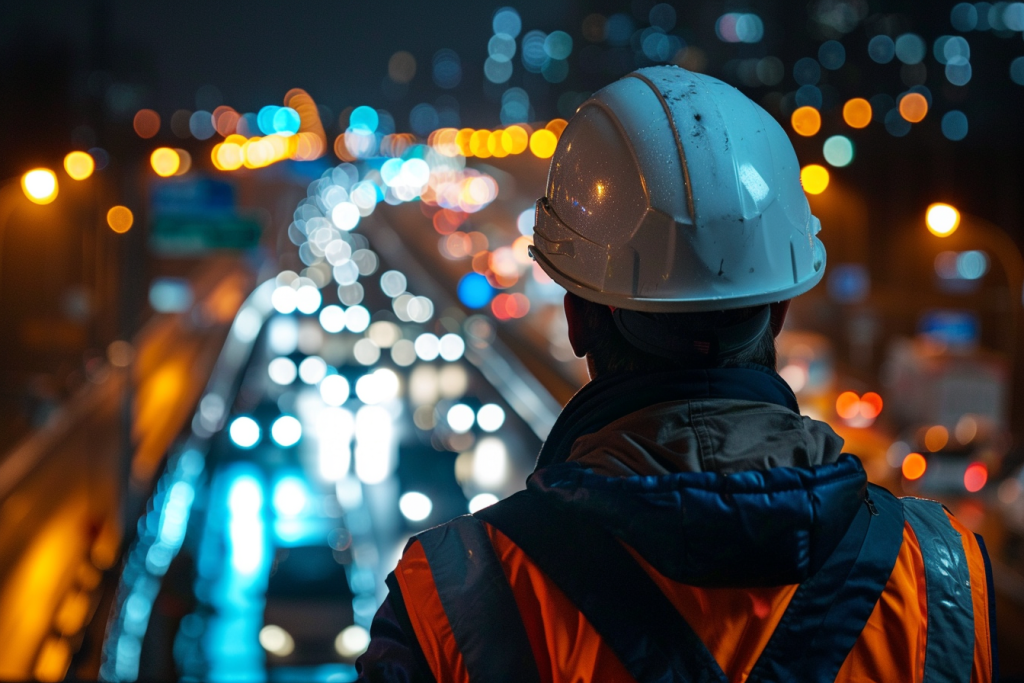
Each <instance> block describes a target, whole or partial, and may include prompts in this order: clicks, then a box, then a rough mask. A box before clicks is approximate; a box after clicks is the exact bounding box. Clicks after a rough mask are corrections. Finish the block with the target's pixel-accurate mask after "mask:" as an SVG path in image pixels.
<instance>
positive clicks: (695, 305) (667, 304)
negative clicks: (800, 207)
mask: <svg viewBox="0 0 1024 683" xmlns="http://www.w3.org/2000/svg"><path fill="white" fill-rule="evenodd" d="M814 239H815V241H816V242H817V241H818V239H817V238H814ZM530 254H531V255H532V256H533V258H534V260H535V261H536V262H537V265H539V266H540V267H541V269H542V270H543V271H544V272H545V273H547V275H548V277H550V278H551V279H552V280H554V281H555V282H557V283H558V284H559V285H561V286H562V287H563V288H564V289H565V290H566V291H567V292H571V293H573V294H575V295H576V296H578V297H580V298H581V299H586V300H587V301H593V302H594V303H596V304H601V305H603V306H614V307H615V308H624V309H626V310H631V311H643V312H645V313H703V312H706V311H725V310H730V309H733V308H746V307H747V306H760V305H762V304H772V303H775V302H777V301H786V300H787V299H792V298H793V297H796V296H800V295H801V294H804V293H805V292H807V291H809V290H811V289H812V288H813V287H814V286H815V285H817V284H818V283H819V282H821V278H822V277H823V276H824V275H825V266H826V265H827V264H826V261H825V259H826V255H825V250H824V249H821V267H820V268H818V269H817V270H816V271H813V272H812V273H811V275H810V276H809V277H807V278H806V279H804V280H802V281H800V282H797V283H796V284H794V285H792V286H790V287H784V288H782V289H777V290H775V291H770V292H758V293H756V294H749V295H746V296H739V297H736V296H730V297H718V298H707V297H702V298H700V299H697V298H694V299H661V298H659V299H655V298H647V297H632V296H622V295H620V294H614V293H608V292H600V291H597V290H595V289H593V288H591V287H587V286H586V285H582V284H580V283H578V282H576V281H575V280H573V279H572V278H569V277H567V276H566V275H564V274H563V273H562V272H561V271H559V270H558V268H556V267H555V266H554V264H552V262H551V260H550V259H548V258H547V257H546V256H545V255H544V254H543V253H542V252H541V251H540V250H539V249H537V248H536V247H531V248H530Z"/></svg>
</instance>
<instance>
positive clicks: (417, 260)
mask: <svg viewBox="0 0 1024 683" xmlns="http://www.w3.org/2000/svg"><path fill="white" fill-rule="evenodd" d="M321 4H326V3H321ZM535 4H536V5H537V6H529V7H528V6H526V5H523V6H517V7H515V8H513V7H491V6H487V7H483V6H479V7H478V6H476V5H471V4H467V5H466V6H465V7H463V8H462V10H460V11H461V12H462V14H463V15H465V16H461V15H460V16H459V17H458V18H457V19H450V20H449V19H445V18H444V17H437V16H431V17H423V18H422V22H423V26H424V28H423V30H418V29H417V27H416V24H417V22H418V21H419V19H417V16H416V15H413V14H409V15H408V16H404V15H402V16H396V17H391V18H388V17H386V16H384V15H385V14H386V12H385V11H383V10H374V12H375V14H373V21H374V22H377V23H381V24H383V23H387V22H395V23H399V24H402V25H403V26H405V24H410V25H411V27H406V28H403V29H402V30H401V32H399V33H396V34H395V35H392V34H386V35H385V36H384V37H381V38H380V40H379V41H375V42H379V43H381V45H372V46H371V45H368V44H367V45H365V46H364V48H365V49H363V51H362V52H356V53H354V55H352V56H350V57H349V62H347V63H346V67H345V68H346V69H348V70H349V72H351V73H348V72H346V73H345V74H343V75H345V76H346V77H348V78H350V79H351V82H349V81H348V80H346V78H342V77H339V78H337V79H336V81H331V82H330V84H329V86H327V85H323V84H321V85H320V86H318V88H314V87H312V86H310V87H308V88H307V89H303V88H298V87H294V84H295V83H296V82H307V81H312V82H317V81H318V79H319V77H317V78H314V77H310V78H308V79H305V80H304V79H302V78H298V77H297V76H296V74H304V73H306V72H307V71H315V70H316V69H317V63H314V62H309V63H305V62H303V63H296V65H295V68H294V71H288V74H289V75H288V78H289V79H290V80H289V81H288V82H287V83H284V84H282V83H280V82H279V81H281V80H282V79H281V78H279V77H277V76H271V75H267V76H266V84H263V85H262V87H256V86H255V85H253V83H254V82H253V81H251V80H249V76H248V75H247V74H248V73H249V71H251V70H252V68H251V67H245V68H242V67H239V70H238V71H237V72H235V73H237V75H238V78H239V83H238V84H236V83H232V82H227V81H226V82H224V83H221V84H220V85H219V86H215V85H212V84H210V83H208V82H206V77H205V76H203V75H202V73H201V71H199V70H197V69H195V68H192V67H189V68H188V69H186V70H184V71H182V73H187V75H188V79H189V80H188V81H187V82H188V83H189V86H188V89H187V90H188V93H187V95H182V93H183V92H185V91H184V90H183V89H182V87H181V86H180V84H179V83H178V81H176V80H175V78H172V77H170V76H166V75H164V76H158V75H157V74H156V73H155V72H154V73H152V74H149V75H148V76H140V75H138V74H139V73H140V72H139V71H138V70H133V69H132V68H129V67H128V66H126V63H127V62H128V61H130V60H128V59H127V58H122V59H121V60H111V59H110V58H109V57H104V56H102V54H100V53H102V52H103V51H102V50H100V51H99V52H97V53H96V54H94V55H92V56H90V57H88V59H86V58H85V57H82V56H81V55H78V54H77V53H76V55H77V56H75V57H74V58H72V59H71V60H70V62H69V63H70V64H71V66H69V67H68V69H69V71H68V73H69V74H72V75H73V76H74V78H72V77H71V76H69V77H68V78H69V80H71V81H74V85H69V86H68V87H67V90H68V93H70V94H68V95H67V98H66V99H67V102H64V103H63V104H61V105H58V106H65V107H66V108H67V109H68V112H69V113H67V115H62V117H58V119H59V120H63V119H67V120H68V121H71V120H73V121H74V123H73V124H67V125H65V124H64V123H61V124H58V125H51V123H50V121H51V120H53V117H52V112H49V113H48V114H47V116H50V117H51V118H49V119H46V125H47V130H46V133H45V136H47V142H46V143H45V145H41V146H40V148H39V149H35V148H33V149H31V150H29V151H26V147H24V146H23V145H21V144H14V143H12V145H11V153H10V154H8V155H7V159H6V160H5V161H4V162H3V165H4V171H5V176H4V177H7V178H8V180H6V181H5V183H4V185H3V186H2V188H0V315H3V316H4V320H5V328H6V329H8V330H10V331H11V334H10V335H5V336H7V339H5V340H2V341H0V343H2V344H3V348H4V362H3V363H2V364H0V372H2V373H3V376H4V386H5V392H4V395H3V396H2V397H0V400H2V402H3V405H4V411H3V416H2V417H0V446H2V447H3V449H4V455H3V456H2V457H0V548H2V549H3V552H0V558H2V559H0V678H4V679H25V678H37V679H41V680H62V679H64V678H65V676H70V677H78V678H85V679H96V678H99V679H102V680H109V681H131V680H139V679H141V680H190V681H207V680H209V681H219V680H254V681H260V680H269V681H311V680H322V681H349V680H355V678H356V672H355V668H354V662H355V659H356V658H357V657H358V656H359V655H360V654H361V653H362V652H363V651H365V649H366V647H367V644H368V642H369V631H368V629H369V625H370V620H371V619H372V617H373V615H374V613H375V612H376V610H377V608H378V606H379V605H380V603H381V601H382V600H383V598H384V596H385V595H386V593H387V588H386V586H385V585H384V578H385V577H386V576H387V574H388V573H389V572H390V571H391V570H392V569H393V568H394V566H395V563H396V562H397V560H398V557H399V556H400V553H401V551H402V549H403V547H404V546H405V543H406V542H407V541H408V539H409V538H410V536H411V535H412V534H415V533H417V532H418V531H421V530H423V529H426V528H429V527H431V526H434V525H436V524H439V523H441V522H444V521H447V520H449V519H451V518H453V517H455V516H457V515H461V514H466V513H469V512H473V511H476V510H479V509H481V508H483V507H485V506H487V505H490V504H493V503H494V502H496V501H498V500H499V499H501V498H504V497H506V496H508V495H510V494H512V493H514V492H515V491H517V490H519V489H521V488H522V487H523V486H524V481H525V478H526V476H527V475H528V474H529V473H530V472H531V471H532V469H533V465H534V462H535V459H536V454H537V452H538V450H539V447H540V444H541V443H542V442H543V440H544V438H545V437H546V436H547V433H548V430H549V429H550V427H551V425H552V424H553V422H554V419H555V417H556V416H557V414H558V412H559V410H560V406H561V405H563V404H564V403H565V402H566V401H567V400H568V399H569V398H570V397H571V396H572V394H573V393H574V392H575V391H576V390H577V389H578V388H579V387H580V386H582V385H583V384H584V383H585V382H586V381H587V378H588V376H587V369H586V365H585V362H584V361H582V360H581V359H578V358H576V357H575V356H574V355H573V353H572V349H571V347H570V345H569V343H568V338H567V330H566V322H565V318H564V316H563V314H562V309H561V307H562V297H563V294H564V290H563V289H562V288H561V287H560V286H559V285H557V284H556V283H555V282H553V281H552V280H551V279H550V278H549V277H548V276H547V275H545V274H544V272H543V271H541V270H540V268H539V267H538V266H536V265H535V263H534V261H533V259H532V257H531V255H530V247H531V245H532V243H533V227H534V211H535V208H534V203H535V202H536V200H537V198H538V197H541V196H542V195H544V193H545V180H546V176H547V168H548V162H549V159H550V158H551V157H552V155H553V154H554V152H555V149H556V146H557V144H558V140H559V137H560V136H561V134H562V131H563V130H564V128H565V126H566V125H567V119H568V118H570V117H571V116H572V114H573V112H574V111H575V109H576V107H578V106H579V104H580V103H582V102H583V101H585V100H586V99H587V97H589V95H590V93H591V92H593V91H594V90H596V89H598V88H600V87H602V86H603V85H605V84H607V83H608V82H610V81H612V80H614V79H616V78H618V77H621V76H623V75H625V74H626V73H628V72H629V71H632V70H633V69H635V68H637V67H641V66H647V65H652V64H677V65H679V66H682V67H684V68H687V69H690V70H693V71H698V72H704V73H708V74H711V75H714V76H716V77H719V78H722V79H723V80H725V81H727V82H729V83H731V84H733V85H735V86H736V87H738V88H740V89H741V90H742V91H743V92H744V93H745V94H747V95H749V96H750V97H752V98H753V99H754V100H755V101H757V102H759V103H760V104H761V105H762V106H763V107H764V109H765V110H766V111H767V112H768V113H769V114H770V115H772V116H774V117H776V118H777V119H778V120H779V121H780V122H781V123H782V124H783V126H784V127H785V128H786V130H787V132H789V133H790V134H791V138H792V139H793V142H794V145H795V146H796V149H797V153H798V155H799V157H800V162H801V174H800V175H801V181H802V184H803V188H804V191H805V192H806V193H807V195H808V198H809V200H810V203H811V208H812V210H813V212H814V214H815V215H816V216H818V217H819V218H820V219H821V224H822V230H821V233H820V235H819V237H820V238H821V240H822V241H823V242H824V243H825V244H826V246H827V249H828V254H829V265H828V271H827V273H826V276H825V282H823V283H822V285H821V286H819V287H817V288H816V289H815V290H813V291H812V292H810V293H808V294H807V295H805V296H803V297H801V298H800V299H799V300H797V301H796V302H795V303H794V305H793V309H792V311H791V313H790V317H789V321H788V322H787V327H786V329H785V330H784V332H783V333H782V335H781V336H780V337H779V340H778V348H779V365H778V371H779V374H780V375H781V376H782V377H783V379H784V380H785V381H786V382H787V383H788V384H789V385H790V387H791V388H792V389H793V390H794V392H795V393H796V394H797V397H798V399H799V402H800V405H801V409H802V411H803V413H804V414H805V415H808V416H811V417H814V418H816V419H820V420H824V421H826V422H828V423H829V424H830V425H832V426H833V427H834V428H835V430H836V431H837V432H838V433H839V434H840V435H841V436H842V437H843V438H844V439H845V440H846V446H845V451H846V452H850V453H853V454H856V455H857V456H859V457H860V458H861V459H862V460H863V462H864V466H865V469H866V470H867V472H868V475H869V477H870V479H871V480H872V481H874V482H876V483H879V484H882V485H884V486H887V487H888V488H890V490H892V491H893V492H894V493H897V494H899V495H915V496H922V497H929V498H935V499H938V500H940V501H942V502H943V503H944V504H945V505H947V506H948V507H949V508H950V509H951V510H952V511H953V512H955V513H956V515H957V517H958V518H959V519H960V520H961V521H962V522H963V523H964V524H965V525H966V526H967V527H968V528H970V529H972V530H975V531H978V532H979V533H982V534H983V535H984V536H985V538H986V540H987V543H988V546H989V548H990V551H991V553H992V560H993V569H994V574H995V584H996V588H997V593H998V595H997V601H998V609H999V618H1000V622H999V630H998V634H997V635H998V638H999V642H1000V644H1001V645H1002V648H1001V654H1002V665H1003V670H1004V675H1005V676H1007V677H1008V679H1010V678H1012V677H1013V676H1018V677H1020V676H1024V657H1022V654H1021V653H1022V652H1024V649H1021V648H1014V647H1013V646H1014V645H1022V644H1024V640H1022V638H1021V634H1022V633H1024V469H1022V467H1024V449H1022V448H1021V437H1022V435H1024V432H1022V430H1024V412H1022V410H1021V405H1022V403H1021V401H1022V398H1024V396H1022V394H1021V391H1022V390H1024V367H1022V366H1024V363H1022V361H1021V359H1020V358H1019V357H1018V356H1019V348H1020V347H1021V343H1020V341H1019V339H1020V335H1021V333H1022V330H1021V308H1022V306H1024V259H1022V256H1021V252H1020V249H1019V246H1018V244H1019V243H1020V241H1021V239H1024V234H1022V233H1021V228H1022V225H1021V221H1020V215H1021V211H1022V209H1024V207H1022V206H1021V205H1020V199H1019V196H1018V195H1019V193H1017V192H1016V188H1017V187H1018V186H1019V185H1020V181H1021V176H1020V171H1019V168H1017V167H1016V165H1015V160H1016V159H1017V158H1018V156H1019V151H1020V148H1021V145H1022V142H1024V141H1022V139H1021V131H1020V126H1019V122H1018V121H1017V117H1016V114H1015V112H1016V111H1019V108H1020V105H1021V104H1022V98H1024V94H1022V93H1024V90H1022V89H1021V86H1024V56H1018V55H1024V50H1021V49H1020V45H1019V42H1020V38H1021V35H1022V32H1024V3H1019V2H1014V3H995V4H989V3H974V4H970V3H947V4H943V5H942V7H941V12H940V11H939V10H938V9H936V8H934V7H931V8H928V9H925V8H920V9H914V10H910V9H906V8H903V7H896V6H891V7H890V6H889V5H890V4H891V3H882V5H883V6H884V7H875V6H874V5H873V4H872V5H871V6H870V7H869V4H868V3H865V2H862V1H860V0H821V1H820V2H814V3H811V4H810V5H809V6H808V7H807V8H803V7H801V8H786V9H785V11H783V10H782V9H781V8H776V7H774V6H772V7H769V6H768V5H767V4H764V3H757V2H755V3H752V4H751V3H747V4H746V5H744V7H743V8H742V11H741V8H739V7H733V6H732V5H729V4H728V3H725V4H722V3H709V4H706V5H705V6H702V7H689V6H687V7H684V6H681V5H676V4H671V3H656V2H642V1H639V0H638V1H635V2H632V3H625V2H619V3H611V2H609V3H600V4H599V5H595V6H594V8H593V12H591V11H589V9H588V11H586V12H581V10H579V9H578V8H561V7H556V8H552V7H542V6H540V4H539V3H535ZM313 5H317V3H313ZM712 5H713V6H712ZM747 5H749V7H748V6H747ZM762 5H764V7H762ZM589 7H590V6H589V5H588V8H589ZM758 8H761V9H758ZM315 10H316V12H326V11H327V10H326V9H325V8H323V7H317V8H315ZM22 11H23V12H26V13H27V12H28V10H22ZM182 11H183V12H184V11H186V10H182ZM296 11H298V10H296ZM302 11H307V10H302ZM308 11H309V12H311V14H310V15H308V16H307V15H303V16H307V18H308V19H309V20H310V21H312V20H314V19H315V16H316V14H315V12H314V10H313V9H309V10H308ZM148 12H149V13H147V11H141V10H140V11H139V13H138V14H133V10H132V9H130V8H128V7H121V6H117V7H116V9H115V7H114V5H113V4H111V5H109V6H108V4H107V3H96V7H92V8H91V9H90V10H89V13H90V15H89V16H90V17H91V18H92V20H93V21H94V24H92V26H93V29H90V30H94V31H95V32H96V33H95V34H90V36H89V41H92V42H90V45H94V46H97V45H98V46H102V45H108V44H109V45H116V44H120V43H118V41H119V40H122V41H123V35H121V34H118V33H117V31H118V30H122V31H124V29H116V28H114V26H113V24H112V23H111V16H117V17H119V18H120V19H122V20H123V21H124V22H125V24H126V25H127V26H131V25H132V22H137V23H138V25H139V26H140V27H143V28H145V27H149V26H152V25H154V24H158V25H159V24H160V23H161V21H163V19H162V18H161V16H162V15H160V14H159V13H156V14H154V13H153V12H156V10H151V11H148ZM197 12H198V10H197ZM358 12H360V13H364V12H370V10H369V9H367V8H361V9H359V10H358ZM200 14H201V13H200ZM26 16H28V14H26ZM265 19H266V17H263V20H265ZM256 20H257V19H253V18H250V19H246V21H256ZM263 20H260V21H261V22H262V23H260V25H261V26H262V25H263V24H265V23H266V21H263ZM460 22H461V23H460ZM449 24H450V25H449ZM463 24H464V30H459V31H457V32H454V33H453V32H452V31H451V30H449V29H451V26H463ZM221 28H222V29H223V28H224V27H221ZM176 30H180V31H182V35H186V34H187V31H185V29H176ZM396 31H398V29H396ZM44 34H45V32H44ZM4 35H5V43H6V49H7V52H8V53H9V54H11V55H24V59H21V60H20V61H19V60H15V61H14V65H15V66H14V67H13V71H12V73H17V74H21V76H20V77H21V79H22V81H24V80H26V79H28V80H30V81H33V82H35V81H40V82H39V83H38V84H37V86H36V87H38V88H41V89H46V88H47V87H48V86H47V85H46V84H45V83H44V82H41V79H40V78H38V76H39V74H40V73H46V69H47V68H48V67H47V64H49V63H50V62H47V61H46V60H45V59H44V58H43V57H45V54H44V53H40V52H39V51H38V50H37V49H36V48H31V49H30V48H29V47H27V44H26V43H25V42H24V41H20V42H19V41H18V40H15V39H14V37H13V36H12V35H10V34H9V33H7V34H4ZM239 35H240V36H242V37H241V38H238V40H239V41H240V42H239V43H238V46H237V51H238V54H242V53H243V52H244V53H245V54H247V55H249V57H247V59H249V60H250V61H251V62H252V63H257V62H260V55H259V54H258V52H259V49H257V46H254V44H252V43H247V42H245V41H244V32H240V33H239ZM117 36H121V37H117ZM398 36H401V40H399V38H398ZM195 39H196V41H198V42H197V44H200V45H202V44H204V43H203V42H202V39H201V37H196V38H195ZM221 39H222V40H228V38H223V37H221V38H218V40H221ZM55 40H56V43H55V44H57V45H59V44H62V43H61V40H62V39H61V38H59V37H58V38H56V39H55ZM402 40H404V41H406V43H405V44H403V43H402ZM89 41H87V42H89ZM71 43H74V41H73V40H71ZM97 49H98V48H97ZM159 49H160V48H157V47H154V48H153V50H154V54H157V53H159ZM266 49H267V50H269V51H270V54H269V56H268V57H267V58H266V59H267V60H271V59H272V58H280V59H283V57H282V55H283V54H284V53H283V52H280V51H279V49H278V48H273V47H272V46H270V45H269V43H268V45H267V46H266ZM280 49H284V48H280ZM364 53H365V54H364ZM385 53H386V54H385ZM318 54H319V53H318ZM40 55H42V57H40ZM97 55H100V56H97ZM369 55H376V56H374V57H371V56H369ZM186 61H187V60H186ZM268 63H269V61H268ZM181 68H182V69H185V67H181ZM19 69H20V70H21V71H18V70H19ZM40 69H42V71H40ZM364 72H365V73H364ZM175 73H177V72H175ZM368 74H372V78H371V76H370V75H368ZM181 78H183V77H181ZM181 78H179V80H181ZM367 83H369V85H367ZM11 87H12V88H13V87H15V86H11ZM57 87H58V86H56V85H55V86H54V88H57ZM164 87H165V89H164V90H161V88H164ZM222 87H223V90H221V88H222ZM275 88H276V90H275ZM12 92H21V91H20V90H18V91H12ZM268 92H276V93H281V92H283V93H284V94H283V97H281V96H280V95H277V96H274V97H271V96H268V95H267V94H266V93H268ZM227 94H230V95H231V97H228V96H226V95H227ZM62 96H63V94H62ZM24 97H25V98H28V99H31V97H36V98H37V99H38V97H40V96H39V95H31V96H30V95H29V94H25V95H24ZM16 99H17V98H15V100H16ZM58 99H59V98H58ZM26 108H27V109H31V107H27V106H26ZM39 109H40V110H42V109H45V107H40V108H39ZM4 116H7V117H21V118H18V119H17V120H18V121H27V119H26V118H25V112H13V111H10V112H6V113H5V114H4ZM11 120H12V121H13V120H15V119H13V118H12V119H11ZM40 125H42V124H40ZM33 126H34V124H33V123H32V122H31V121H29V122H27V123H24V124H23V127H24V130H26V131H38V130H40V129H39V127H38V126H36V127H33ZM7 129H8V130H12V131H13V130H21V129H19V128H17V127H12V126H9V127H8V128H7ZM40 137H43V135H42V134H41V135H40ZM40 149H41V150H44V151H42V152H41V151H40ZM40 235H42V237H41V236H40Z"/></svg>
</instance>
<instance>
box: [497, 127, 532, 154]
mask: <svg viewBox="0 0 1024 683" xmlns="http://www.w3.org/2000/svg"><path fill="white" fill-rule="evenodd" d="M529 144H530V135H529V133H527V132H526V129H524V128H523V127H522V126H509V127H508V128H506V129H505V130H504V131H502V133H501V146H502V147H504V148H505V149H507V150H508V153H509V154H522V153H523V152H525V151H526V148H527V147H528V146H529Z"/></svg>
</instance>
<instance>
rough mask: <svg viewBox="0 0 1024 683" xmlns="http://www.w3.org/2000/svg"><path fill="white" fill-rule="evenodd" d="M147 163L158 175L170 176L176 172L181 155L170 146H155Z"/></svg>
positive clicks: (162, 176)
mask: <svg viewBox="0 0 1024 683" xmlns="http://www.w3.org/2000/svg"><path fill="white" fill-rule="evenodd" d="M149 163H150V164H151V165H152V166H153V170H154V171H156V174H157V175H158V176H160V177H161V178H170V177H171V176H172V175H174V174H175V173H177V172H178V167H179V166H181V157H180V156H179V155H178V153H177V152H176V151H175V150H173V149H171V148H170V147H157V148H156V149H154V150H153V153H152V154H151V155H150V157H149Z"/></svg>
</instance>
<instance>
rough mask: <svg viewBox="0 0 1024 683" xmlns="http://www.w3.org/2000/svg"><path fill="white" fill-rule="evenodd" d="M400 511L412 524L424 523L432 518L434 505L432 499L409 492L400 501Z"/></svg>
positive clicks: (415, 492)
mask: <svg viewBox="0 0 1024 683" xmlns="http://www.w3.org/2000/svg"><path fill="white" fill-rule="evenodd" d="M398 509H399V510H401V511H402V516H403V517H405V518H406V519H408V520H409V521H410V522H422V521H423V520H425V519H426V518H427V517H429V516H430V512H431V511H432V510H433V509H434V504H433V503H432V502H431V501H430V498H428V497H427V496H426V495H424V494H422V493H420V492H419V491H409V492H408V493H405V494H403V495H402V497H401V498H399V499H398Z"/></svg>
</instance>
